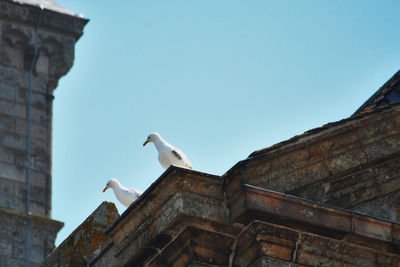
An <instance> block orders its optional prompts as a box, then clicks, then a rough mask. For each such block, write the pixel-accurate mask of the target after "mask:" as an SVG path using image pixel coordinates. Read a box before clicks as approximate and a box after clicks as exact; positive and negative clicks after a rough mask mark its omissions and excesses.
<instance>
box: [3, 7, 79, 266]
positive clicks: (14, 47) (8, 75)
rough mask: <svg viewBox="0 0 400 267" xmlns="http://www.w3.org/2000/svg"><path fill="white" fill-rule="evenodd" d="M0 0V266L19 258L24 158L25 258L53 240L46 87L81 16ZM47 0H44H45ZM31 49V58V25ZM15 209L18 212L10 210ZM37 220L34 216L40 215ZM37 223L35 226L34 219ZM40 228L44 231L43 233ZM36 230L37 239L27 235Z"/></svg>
mask: <svg viewBox="0 0 400 267" xmlns="http://www.w3.org/2000/svg"><path fill="white" fill-rule="evenodd" d="M35 2H40V1H30V5H27V4H23V3H24V1H19V2H18V3H16V2H14V1H5V0H0V208H1V209H2V210H3V211H4V212H2V213H0V223H1V226H0V257H1V259H0V266H1V264H3V265H4V266H20V265H23V264H24V258H25V255H24V242H25V241H24V237H25V224H26V219H27V214H26V211H27V210H28V209H27V204H26V203H27V190H28V184H27V163H28V160H30V163H31V178H30V181H31V183H30V188H31V201H30V204H29V210H30V211H31V213H32V215H33V217H32V222H31V232H32V233H31V235H32V239H31V245H32V246H35V247H34V248H33V247H32V249H31V250H30V253H29V254H30V258H31V261H32V266H34V265H35V264H38V263H40V262H41V260H42V259H43V258H44V257H45V256H46V255H47V254H48V253H49V252H51V250H52V249H53V248H54V240H55V237H56V234H57V232H58V230H59V229H60V228H61V227H62V223H60V222H55V221H52V220H51V219H50V218H51V146H52V141H51V139H52V109H53V106H52V103H53V91H54V89H55V88H56V86H57V83H58V80H59V79H60V78H61V76H63V75H64V74H66V73H67V72H68V71H69V69H70V68H71V66H72V64H73V61H74V45H75V42H76V41H77V40H78V39H79V37H80V36H81V35H82V30H83V27H84V25H85V24H86V23H87V20H85V19H82V18H80V17H77V16H72V15H70V14H69V15H67V14H63V13H57V12H54V11H51V10H48V9H46V8H45V9H44V10H43V12H42V15H41V9H40V8H39V7H38V6H34V5H33V3H35ZM47 2H48V4H47V5H51V3H52V2H51V1H47ZM40 17H41V19H40V25H39V27H38V28H37V33H38V34H37V36H38V56H37V58H36V60H35V57H34V55H35V36H36V34H35V32H36V27H37V25H38V22H39V18H40ZM31 66H33V71H32V77H33V79H32V131H31V137H32V139H31V140H32V142H31V144H32V146H31V148H32V149H31V152H32V153H31V158H30V159H28V158H27V156H28V155H27V148H28V92H29V87H30V82H29V81H30V73H31V72H30V70H31ZM16 217H18V220H15V218H16ZM38 220H39V221H40V222H39V221H38ZM39 225H40V228H41V229H47V230H43V231H45V232H43V231H41V230H38V229H39V228H37V226H39ZM43 233H45V234H44V235H43ZM36 234H37V237H36V239H34V236H35V235H36Z"/></svg>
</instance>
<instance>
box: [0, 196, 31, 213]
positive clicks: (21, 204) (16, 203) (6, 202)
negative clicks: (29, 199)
mask: <svg viewBox="0 0 400 267" xmlns="http://www.w3.org/2000/svg"><path fill="white" fill-rule="evenodd" d="M25 202H26V201H25V200H23V199H20V198H18V197H15V196H10V195H0V207H5V208H9V209H13V210H15V211H17V212H20V211H25V210H26V208H25V207H26V203H25Z"/></svg>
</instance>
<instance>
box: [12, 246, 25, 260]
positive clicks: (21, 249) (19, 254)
mask: <svg viewBox="0 0 400 267" xmlns="http://www.w3.org/2000/svg"><path fill="white" fill-rule="evenodd" d="M12 257H13V258H15V259H19V260H25V243H24V242H12Z"/></svg>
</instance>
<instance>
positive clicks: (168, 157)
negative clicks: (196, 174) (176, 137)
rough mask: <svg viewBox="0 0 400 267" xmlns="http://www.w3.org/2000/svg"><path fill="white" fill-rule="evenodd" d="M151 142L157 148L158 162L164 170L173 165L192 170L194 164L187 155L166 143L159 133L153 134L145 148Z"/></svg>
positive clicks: (148, 138) (147, 140)
mask: <svg viewBox="0 0 400 267" xmlns="http://www.w3.org/2000/svg"><path fill="white" fill-rule="evenodd" d="M150 142H152V143H153V144H154V146H155V147H156V148H157V151H158V161H159V162H160V164H161V166H162V167H163V168H164V169H168V167H169V166H171V165H174V166H178V167H183V168H188V169H192V164H191V163H190V161H189V159H188V158H187V157H186V155H185V154H183V152H182V151H181V150H180V149H179V148H177V147H174V146H173V145H171V144H169V143H168V142H167V141H165V140H164V139H163V138H162V137H161V136H160V135H159V134H158V133H151V134H150V135H149V136H148V137H147V139H146V142H144V143H143V146H145V145H146V144H147V143H150Z"/></svg>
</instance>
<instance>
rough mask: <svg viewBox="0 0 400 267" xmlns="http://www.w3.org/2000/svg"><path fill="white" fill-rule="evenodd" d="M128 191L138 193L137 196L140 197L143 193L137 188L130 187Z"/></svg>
mask: <svg viewBox="0 0 400 267" xmlns="http://www.w3.org/2000/svg"><path fill="white" fill-rule="evenodd" d="M128 191H129V192H130V193H132V194H134V195H136V197H139V196H140V195H141V194H142V192H140V191H139V190H137V189H132V188H128Z"/></svg>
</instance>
